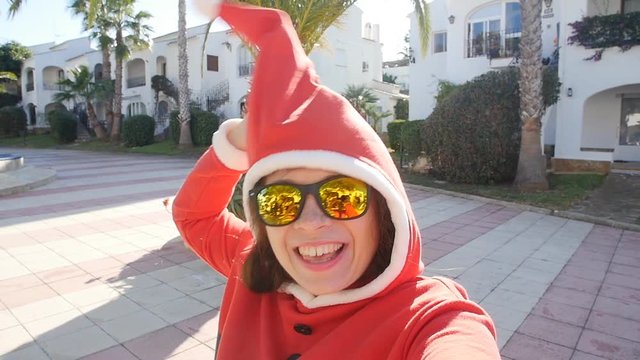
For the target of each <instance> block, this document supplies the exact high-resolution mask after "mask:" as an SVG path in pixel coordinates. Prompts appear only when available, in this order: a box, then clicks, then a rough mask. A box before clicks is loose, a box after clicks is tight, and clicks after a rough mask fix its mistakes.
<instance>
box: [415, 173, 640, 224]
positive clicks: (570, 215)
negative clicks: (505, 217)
mask: <svg viewBox="0 0 640 360" xmlns="http://www.w3.org/2000/svg"><path fill="white" fill-rule="evenodd" d="M404 186H405V187H406V188H408V189H414V190H424V191H429V192H432V193H435V194H442V195H449V196H454V197H458V198H463V199H468V200H476V201H482V202H485V203H489V204H494V205H500V206H504V207H509V208H513V209H518V210H522V211H531V212H535V213H539V214H544V215H553V216H558V217H562V218H565V219H569V220H577V221H586V222H590V223H594V224H597V225H605V226H610V227H614V228H617V229H622V230H630V231H637V232H640V225H637V224H629V223H626V222H622V221H617V220H611V219H603V218H601V217H597V216H593V215H587V214H581V213H577V212H573V211H566V210H551V209H546V208H541V207H537V206H531V205H525V204H517V203H512V202H508V201H504V200H496V199H491V198H486V197H482V196H478V195H472V194H465V193H459V192H455V191H450V190H443V189H438V188H432V187H428V186H423V185H415V184H408V183H404Z"/></svg>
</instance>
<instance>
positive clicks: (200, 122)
mask: <svg viewBox="0 0 640 360" xmlns="http://www.w3.org/2000/svg"><path fill="white" fill-rule="evenodd" d="M178 114H179V112H178V111H172V112H171V120H170V121H169V128H170V131H171V139H172V140H173V141H174V142H175V143H176V144H177V143H178V142H179V141H180V124H179V123H178ZM218 122H219V119H218V116H217V115H216V114H214V113H210V112H207V111H203V110H200V109H198V108H191V121H190V122H189V128H190V129H191V139H192V140H193V145H195V146H209V145H211V137H212V136H213V133H214V132H216V131H217V130H218Z"/></svg>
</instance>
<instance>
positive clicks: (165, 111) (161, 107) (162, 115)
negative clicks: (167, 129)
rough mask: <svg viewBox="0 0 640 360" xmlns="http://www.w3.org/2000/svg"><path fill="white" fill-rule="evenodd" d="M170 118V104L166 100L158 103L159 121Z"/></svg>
mask: <svg viewBox="0 0 640 360" xmlns="http://www.w3.org/2000/svg"><path fill="white" fill-rule="evenodd" d="M168 117H169V103H168V102H166V101H165V100H160V102H158V119H166V118H168Z"/></svg>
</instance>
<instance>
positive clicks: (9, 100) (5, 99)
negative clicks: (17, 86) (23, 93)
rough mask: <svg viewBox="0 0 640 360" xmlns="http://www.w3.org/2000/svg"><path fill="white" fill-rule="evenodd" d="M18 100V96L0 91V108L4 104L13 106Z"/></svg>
mask: <svg viewBox="0 0 640 360" xmlns="http://www.w3.org/2000/svg"><path fill="white" fill-rule="evenodd" d="M19 102H20V96H18V95H14V94H9V93H6V92H0V108H3V107H5V106H14V105H17V104H18V103H19Z"/></svg>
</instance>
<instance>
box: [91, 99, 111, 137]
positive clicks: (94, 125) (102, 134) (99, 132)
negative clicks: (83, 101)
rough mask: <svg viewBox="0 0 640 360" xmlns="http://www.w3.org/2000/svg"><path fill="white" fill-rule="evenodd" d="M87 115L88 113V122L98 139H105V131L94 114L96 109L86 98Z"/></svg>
mask: <svg viewBox="0 0 640 360" xmlns="http://www.w3.org/2000/svg"><path fill="white" fill-rule="evenodd" d="M87 115H89V123H90V124H91V127H92V128H93V131H95V132H96V137H97V138H98V140H105V139H106V138H107V132H106V131H105V130H104V128H103V127H102V124H100V123H99V122H98V116H96V110H95V109H94V107H93V104H92V103H91V101H89V100H87Z"/></svg>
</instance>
